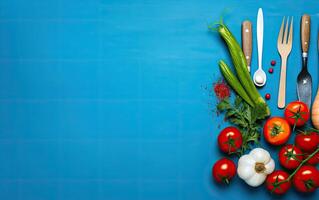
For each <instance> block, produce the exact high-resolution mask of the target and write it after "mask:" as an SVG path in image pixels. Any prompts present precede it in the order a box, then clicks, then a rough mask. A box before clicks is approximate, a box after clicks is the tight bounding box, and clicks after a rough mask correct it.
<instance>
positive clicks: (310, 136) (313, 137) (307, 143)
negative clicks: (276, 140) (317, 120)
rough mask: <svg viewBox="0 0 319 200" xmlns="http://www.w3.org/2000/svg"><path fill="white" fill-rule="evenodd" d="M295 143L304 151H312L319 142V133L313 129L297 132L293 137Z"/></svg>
mask: <svg viewBox="0 0 319 200" xmlns="http://www.w3.org/2000/svg"><path fill="white" fill-rule="evenodd" d="M295 144H296V145H297V146H298V147H299V148H300V149H301V150H302V151H305V152H313V151H314V150H316V148H317V147H318V144H319V134H318V133H316V132H314V131H305V132H301V133H298V134H297V135H296V137H295Z"/></svg>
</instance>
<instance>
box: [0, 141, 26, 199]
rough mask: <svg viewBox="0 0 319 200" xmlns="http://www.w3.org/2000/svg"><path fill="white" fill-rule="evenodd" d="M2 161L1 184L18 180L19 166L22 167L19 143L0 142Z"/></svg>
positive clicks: (0, 167) (0, 168)
mask: <svg viewBox="0 0 319 200" xmlns="http://www.w3.org/2000/svg"><path fill="white" fill-rule="evenodd" d="M0 160H1V161H2V164H1V165H0V182H1V181H6V180H12V179H15V178H17V175H18V172H19V165H21V163H20V162H21V161H20V155H19V149H18V145H17V143H15V142H10V141H0ZM4 184H5V183H4ZM1 187H3V186H1ZM0 194H1V192H0Z"/></svg>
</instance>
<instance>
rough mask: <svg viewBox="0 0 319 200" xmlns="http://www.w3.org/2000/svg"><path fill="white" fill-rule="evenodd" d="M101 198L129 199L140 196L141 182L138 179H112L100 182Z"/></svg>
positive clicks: (112, 199) (110, 199)
mask: <svg viewBox="0 0 319 200" xmlns="http://www.w3.org/2000/svg"><path fill="white" fill-rule="evenodd" d="M99 187H100V199H109V200H127V199H138V198H139V184H138V183H137V182H136V181H112V182H106V183H100V184H99Z"/></svg>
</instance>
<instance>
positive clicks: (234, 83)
mask: <svg viewBox="0 0 319 200" xmlns="http://www.w3.org/2000/svg"><path fill="white" fill-rule="evenodd" d="M219 69H220V71H221V72H222V74H223V76H224V77H225V79H226V81H227V83H228V84H229V85H230V86H231V87H232V88H233V90H235V92H236V93H237V94H238V95H239V96H240V97H241V98H243V99H244V100H245V101H246V102H247V103H248V104H249V105H250V106H252V107H254V103H253V102H252V101H251V99H250V97H249V96H248V94H247V93H246V91H245V89H244V88H243V86H242V85H241V84H240V82H239V80H238V79H237V77H236V76H235V75H234V74H233V72H232V71H231V70H230V69H229V67H228V66H227V64H226V63H225V62H224V61H223V60H221V61H219Z"/></svg>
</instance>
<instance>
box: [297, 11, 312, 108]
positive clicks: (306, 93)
mask: <svg viewBox="0 0 319 200" xmlns="http://www.w3.org/2000/svg"><path fill="white" fill-rule="evenodd" d="M300 29H301V47H302V70H301V72H300V73H299V74H298V77H297V94H298V99H299V101H302V102H304V103H306V104H307V105H308V108H309V109H310V106H311V92H312V78H311V75H310V74H309V72H308V70H307V65H308V49H309V36H310V16H309V15H303V16H302V18H301V26H300Z"/></svg>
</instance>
